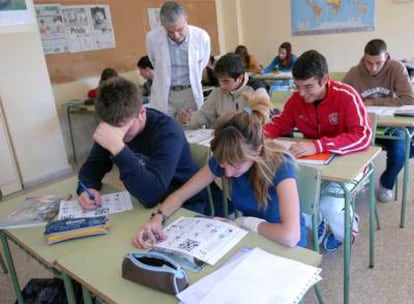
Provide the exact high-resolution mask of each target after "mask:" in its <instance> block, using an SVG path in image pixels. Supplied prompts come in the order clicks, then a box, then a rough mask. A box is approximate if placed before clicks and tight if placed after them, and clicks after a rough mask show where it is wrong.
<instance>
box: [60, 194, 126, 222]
mask: <svg viewBox="0 0 414 304" xmlns="http://www.w3.org/2000/svg"><path fill="white" fill-rule="evenodd" d="M129 210H132V202H131V196H130V195H129V193H128V191H121V192H116V193H110V194H105V195H102V196H101V206H100V207H98V208H96V209H95V210H83V209H82V207H81V206H80V204H79V202H78V200H71V201H61V202H60V208H59V214H58V219H59V220H62V219H67V218H80V217H95V216H104V215H108V214H113V213H119V212H124V211H129Z"/></svg>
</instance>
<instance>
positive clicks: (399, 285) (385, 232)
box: [0, 153, 414, 304]
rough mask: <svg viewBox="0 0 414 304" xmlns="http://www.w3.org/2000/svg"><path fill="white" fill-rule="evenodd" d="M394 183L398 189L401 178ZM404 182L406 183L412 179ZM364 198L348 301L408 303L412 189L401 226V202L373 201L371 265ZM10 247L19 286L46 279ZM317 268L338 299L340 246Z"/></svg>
mask: <svg viewBox="0 0 414 304" xmlns="http://www.w3.org/2000/svg"><path fill="white" fill-rule="evenodd" d="M80 163H81V161H80ZM384 163H385V154H384V153H382V154H381V155H380V156H379V157H378V159H377V161H376V165H377V174H376V175H377V176H379V174H380V173H381V172H382V170H383V167H384ZM76 169H77V166H74V172H75V171H76ZM413 170H414V168H413V163H412V164H411V166H410V172H414V171H413ZM400 175H402V174H400ZM411 175H412V174H411ZM401 177H402V176H401ZM106 180H107V182H111V183H118V182H119V181H118V174H117V172H114V173H111V174H110V175H108V176H107V178H106ZM399 185H400V187H399V189H400V192H401V189H402V187H401V178H400V184H399ZM410 185H412V179H411V180H410ZM20 194H21V193H20ZM367 197H368V192H362V193H361V194H360V195H359V196H358V198H357V204H356V205H357V206H356V210H357V212H358V214H359V215H360V217H361V224H360V236H359V237H358V239H357V241H356V243H355V244H354V245H353V248H352V266H351V269H352V273H351V297H350V299H351V301H350V303H352V304H359V303H367V304H368V303H369V304H388V303H399V304H404V303H407V304H408V303H412V302H413V300H412V299H413V298H414V281H413V280H412V273H413V271H412V269H411V267H410V265H414V246H413V243H414V217H413V216H412V213H413V212H414V190H413V188H411V187H409V192H408V204H407V216H406V227H405V228H404V229H400V228H399V221H400V220H399V216H400V210H401V204H400V203H399V202H390V203H386V204H384V203H378V205H377V206H378V212H379V216H380V219H381V230H380V231H377V232H376V247H375V268H374V269H369V268H368V249H369V242H368V204H367V202H368V199H367ZM6 199H7V198H6ZM11 247H12V252H13V256H14V259H15V264H16V270H17V273H18V275H19V280H20V284H21V286H24V285H25V284H26V282H28V280H29V279H30V278H42V277H51V274H50V273H49V272H48V271H47V270H45V269H44V267H43V266H41V265H40V264H39V263H38V262H36V261H35V260H33V259H32V258H31V257H30V256H28V255H27V254H26V253H24V252H23V251H22V250H21V249H19V248H17V247H16V246H14V245H13V244H12V245H11ZM407 265H408V267H407ZM321 267H322V269H323V272H322V277H323V280H322V281H321V283H320V288H321V291H322V293H323V296H324V298H325V303H328V304H331V303H342V302H343V294H342V290H343V251H342V250H341V249H340V250H338V251H337V252H335V253H331V254H324V256H323V263H322V265H321ZM275 288H277V286H275ZM0 295H1V296H0V304H6V303H7V304H8V303H14V301H15V296H14V291H13V288H12V285H11V282H10V280H9V277H8V276H7V275H5V274H3V273H0ZM305 303H306V304H314V303H318V302H317V299H316V296H315V293H314V291H313V289H310V290H309V292H308V293H307V295H306V297H305ZM120 304H121V303H120Z"/></svg>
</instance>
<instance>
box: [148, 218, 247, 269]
mask: <svg viewBox="0 0 414 304" xmlns="http://www.w3.org/2000/svg"><path fill="white" fill-rule="evenodd" d="M164 232H165V234H166V235H167V239H166V240H165V241H161V242H159V243H157V244H156V245H155V246H154V249H155V250H159V251H165V252H168V253H174V254H177V255H178V256H184V257H186V258H188V259H196V260H198V261H201V262H204V263H207V264H209V265H214V264H215V263H216V262H217V261H218V260H219V259H221V258H222V257H223V256H224V255H225V254H226V253H227V252H228V251H229V250H230V249H231V248H233V247H234V246H235V245H236V244H237V243H238V242H239V241H240V240H241V239H242V238H243V237H244V236H245V235H246V234H247V231H245V230H243V229H241V228H239V227H237V226H234V225H233V224H231V223H228V222H224V221H221V220H218V219H213V218H206V217H199V216H196V217H180V218H179V219H177V220H175V221H174V222H173V223H171V224H169V225H168V226H167V227H165V228H164Z"/></svg>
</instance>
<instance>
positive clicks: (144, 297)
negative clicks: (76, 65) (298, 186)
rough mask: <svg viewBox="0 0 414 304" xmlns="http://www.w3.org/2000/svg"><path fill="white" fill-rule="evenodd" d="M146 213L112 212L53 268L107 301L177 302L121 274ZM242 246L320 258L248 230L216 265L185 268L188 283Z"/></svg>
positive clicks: (313, 262)
mask: <svg viewBox="0 0 414 304" xmlns="http://www.w3.org/2000/svg"><path fill="white" fill-rule="evenodd" d="M149 214H150V210H136V209H135V210H133V211H131V212H127V213H124V214H118V215H116V216H113V217H112V221H113V227H112V229H111V232H110V234H109V235H107V236H105V237H99V238H91V239H90V240H89V242H88V243H87V244H82V246H80V248H79V249H77V250H76V252H74V253H73V254H71V255H66V256H64V257H62V258H61V259H59V260H58V261H57V263H56V268H57V269H59V270H60V271H64V272H66V273H68V274H70V275H71V276H72V277H74V278H76V279H77V280H79V281H80V282H82V283H83V284H84V285H85V286H86V287H87V288H88V289H90V290H91V291H92V292H93V293H96V294H98V295H99V296H100V297H102V298H103V299H104V300H106V301H107V302H109V303H134V302H136V300H137V299H138V298H139V299H140V300H139V302H140V303H177V299H176V298H175V297H173V296H171V295H168V294H164V293H161V292H158V291H156V290H152V289H149V288H147V287H144V286H141V285H138V284H135V283H133V282H130V281H128V280H125V279H123V278H122V277H121V263H122V259H123V257H124V256H125V254H126V253H127V252H131V251H134V252H137V251H141V250H139V249H137V248H135V247H134V246H133V244H132V242H131V239H132V236H133V233H134V232H135V231H136V230H137V228H138V226H139V223H143V222H145V221H147V219H148V218H149ZM192 215H194V213H193V212H190V211H188V210H185V209H180V210H179V211H177V212H176V213H175V214H174V215H173V216H172V218H171V219H170V221H171V220H173V219H175V218H177V217H178V216H192ZM109 244H110V245H109ZM108 245H109V246H108ZM242 247H252V248H253V247H260V248H262V249H264V250H267V251H269V252H272V253H274V254H276V255H280V256H283V257H287V258H291V259H294V260H298V261H301V262H304V263H307V264H310V265H319V263H320V261H321V256H320V255H319V254H317V253H316V252H314V251H311V250H308V249H303V248H291V249H289V248H286V247H283V246H281V245H278V244H276V243H274V242H272V241H270V240H268V239H265V238H263V237H261V236H259V235H257V234H253V233H249V234H248V235H247V236H246V237H245V238H244V239H243V240H242V241H241V242H240V243H239V244H237V245H236V247H234V248H233V249H232V250H231V251H230V252H229V253H227V254H226V256H225V258H223V259H221V260H220V261H219V262H218V263H217V264H216V265H215V266H205V268H204V269H203V270H202V271H201V272H198V273H195V272H190V271H187V273H188V275H189V279H190V283H193V282H195V281H197V280H199V279H201V278H202V277H204V276H206V275H207V274H209V273H211V272H213V271H214V270H216V269H218V268H219V267H220V266H221V265H222V264H223V263H224V262H225V261H226V260H227V259H228V258H229V257H230V256H231V255H232V254H234V253H235V252H236V251H237V250H238V249H240V248H242Z"/></svg>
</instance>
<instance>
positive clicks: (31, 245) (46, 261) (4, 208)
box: [0, 177, 119, 303]
mask: <svg viewBox="0 0 414 304" xmlns="http://www.w3.org/2000/svg"><path fill="white" fill-rule="evenodd" d="M76 184H77V178H76V177H73V178H69V179H66V180H63V181H60V182H57V183H53V184H51V185H48V186H46V187H44V188H41V189H38V190H35V191H33V192H30V193H27V194H23V195H21V196H17V197H14V198H12V199H10V200H7V201H4V202H2V203H1V204H0V216H1V218H4V217H5V216H6V215H7V214H9V213H10V212H11V211H12V210H14V209H15V208H16V206H17V205H18V204H21V203H22V202H23V201H24V200H25V198H27V197H29V196H35V195H45V194H51V193H57V194H59V193H62V194H64V193H72V195H76ZM114 191H119V189H116V188H114V187H110V186H105V190H104V192H114ZM44 229H45V228H44V227H43V226H42V227H31V228H17V229H10V230H0V239H1V243H2V246H3V252H4V256H5V258H6V263H7V266H8V269H9V272H10V278H11V280H12V284H13V288H14V291H15V293H16V297H17V299H18V301H19V303H24V302H23V298H22V295H21V288H20V284H19V281H18V277H17V274H16V270H15V267H14V261H13V257H12V255H11V252H10V247H9V244H8V239H10V240H12V241H13V242H14V243H16V244H17V245H18V246H19V247H21V248H22V249H23V250H25V251H26V252H27V253H28V254H30V255H31V256H32V257H33V258H34V259H36V260H37V261H38V262H40V263H41V264H43V265H44V266H45V267H46V268H48V269H50V270H56V269H55V268H54V264H55V262H56V260H58V259H59V258H61V257H63V256H65V255H67V254H70V253H71V252H73V251H75V250H77V248H78V246H79V242H78V241H83V240H75V241H71V242H65V243H62V244H61V245H59V246H49V245H47V244H46V242H45V240H44V238H43V232H44ZM69 303H75V301H74V299H72V301H71V302H69Z"/></svg>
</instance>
